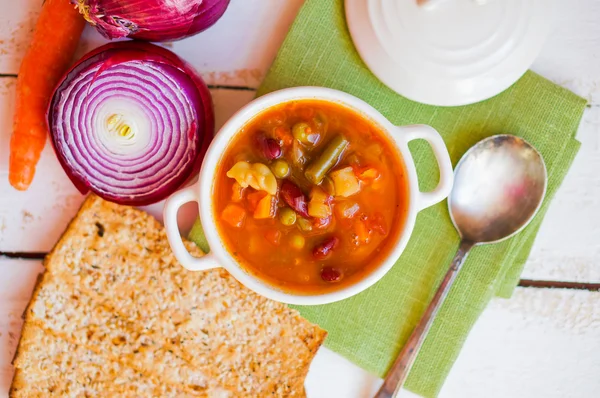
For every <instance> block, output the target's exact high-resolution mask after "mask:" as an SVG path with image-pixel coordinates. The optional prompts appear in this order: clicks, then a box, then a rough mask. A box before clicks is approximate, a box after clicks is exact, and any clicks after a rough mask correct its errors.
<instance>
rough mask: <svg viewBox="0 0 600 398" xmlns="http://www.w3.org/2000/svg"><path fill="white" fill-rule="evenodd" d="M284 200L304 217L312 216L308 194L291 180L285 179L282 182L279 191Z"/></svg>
mask: <svg viewBox="0 0 600 398" xmlns="http://www.w3.org/2000/svg"><path fill="white" fill-rule="evenodd" d="M279 192H280V193H281V197H282V198H283V201H284V202H285V203H287V205H288V206H290V207H291V208H292V209H293V210H294V211H295V212H296V213H298V214H300V215H301V216H302V217H305V218H310V216H309V215H308V199H307V198H306V195H305V194H304V193H303V192H302V190H300V188H298V186H297V185H296V184H294V183H293V182H291V181H290V180H284V181H283V182H282V183H281V189H280V191H279Z"/></svg>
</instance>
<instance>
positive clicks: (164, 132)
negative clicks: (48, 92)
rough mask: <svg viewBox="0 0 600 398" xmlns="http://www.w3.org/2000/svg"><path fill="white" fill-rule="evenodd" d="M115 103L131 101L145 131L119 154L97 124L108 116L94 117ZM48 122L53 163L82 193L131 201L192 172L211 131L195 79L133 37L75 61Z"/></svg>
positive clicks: (207, 101) (168, 55) (165, 190)
mask: <svg viewBox="0 0 600 398" xmlns="http://www.w3.org/2000/svg"><path fill="white" fill-rule="evenodd" d="M157 82H158V83H157ZM161 84H162V85H161ZM148 97H151V98H150V99H148ZM119 100H121V101H126V102H127V103H131V104H133V105H132V109H134V110H135V111H136V112H138V114H139V113H140V112H141V113H143V114H144V117H142V118H140V120H141V121H142V124H144V123H145V124H148V127H149V128H147V129H140V131H142V130H143V131H144V132H147V131H150V133H144V134H146V135H147V137H146V138H147V140H148V142H147V144H145V145H142V144H140V148H138V149H136V150H135V151H133V150H130V151H129V152H127V150H125V153H120V152H119V150H120V148H121V147H119V146H115V145H117V144H114V141H115V140H113V141H110V140H109V139H108V138H106V137H107V135H106V132H105V131H104V130H103V129H98V128H96V127H98V123H100V122H103V121H106V120H107V119H106V118H102V117H100V116H97V115H102V109H109V110H110V109H112V108H111V106H112V107H114V106H115V105H114V104H115V101H119ZM174 110H176V111H177V112H174ZM144 112H145V113H144ZM109 113H110V112H109ZM124 113H125V114H127V112H124ZM47 121H48V128H49V131H50V133H51V134H50V135H51V140H52V145H53V147H54V149H55V152H56V155H57V157H58V160H59V162H60V163H61V165H62V167H63V169H64V170H65V172H66V173H67V175H68V177H69V178H70V179H71V181H72V182H73V184H74V185H75V186H76V187H77V189H78V190H79V191H80V192H81V193H82V194H86V193H87V192H89V191H92V192H94V193H95V194H97V195H98V196H100V197H102V198H104V199H106V200H109V201H112V202H116V203H120V204H126V205H134V206H143V205H148V204H152V203H156V202H158V201H160V200H163V199H165V198H166V197H167V196H169V195H170V194H171V193H173V192H174V191H175V190H177V188H179V187H180V186H182V185H183V184H184V183H185V182H187V181H188V180H189V179H191V178H192V177H194V176H195V175H196V174H197V172H198V171H199V170H200V166H201V164H202V159H203V157H204V153H205V152H206V149H207V148H208V145H209V144H210V141H211V140H212V137H213V132H214V113H213V106H212V101H211V96H210V92H209V90H208V88H207V87H206V85H205V84H204V82H203V80H202V78H201V77H200V76H199V75H197V73H196V72H195V71H194V70H193V68H192V67H191V66H189V65H188V64H187V63H185V62H184V61H182V60H181V59H180V58H179V57H177V56H176V55H175V54H173V53H172V52H171V51H169V50H166V49H164V48H162V47H158V46H155V45H153V44H149V43H143V42H137V41H125V42H119V43H110V44H107V45H104V46H102V47H100V48H98V49H95V50H93V51H91V52H90V53H88V54H86V55H85V56H84V57H83V58H82V59H80V60H79V61H78V62H77V63H76V64H75V65H74V66H73V67H72V68H71V70H70V71H69V72H67V74H66V75H65V76H64V77H63V79H62V80H61V82H60V83H59V85H58V87H57V88H56V89H55V91H54V94H53V97H52V100H51V101H50V105H49V108H48V112H47ZM173 126H175V127H173ZM103 133H104V135H103ZM144 134H141V133H140V135H139V136H144ZM111 137H112V136H111ZM114 137H116V136H114ZM118 138H120V137H118ZM103 139H104V140H103ZM106 140H108V143H109V144H110V145H106V143H105V141H106ZM134 141H135V140H134ZM119 142H123V141H122V139H121V141H119ZM113 147H115V148H116V150H115V151H113V150H112V149H111V148H113Z"/></svg>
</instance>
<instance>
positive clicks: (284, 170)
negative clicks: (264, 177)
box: [271, 159, 290, 179]
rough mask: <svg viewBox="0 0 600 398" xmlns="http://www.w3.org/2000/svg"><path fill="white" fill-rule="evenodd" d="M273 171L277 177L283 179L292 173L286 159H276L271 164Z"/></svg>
mask: <svg viewBox="0 0 600 398" xmlns="http://www.w3.org/2000/svg"><path fill="white" fill-rule="evenodd" d="M271 171H272V172H273V174H275V177H277V178H279V179H282V178H285V177H287V176H288V174H289V173H290V166H289V165H288V164H287V162H286V161H285V160H281V159H279V160H276V161H275V162H273V164H272V165H271Z"/></svg>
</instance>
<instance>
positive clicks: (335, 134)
mask: <svg viewBox="0 0 600 398" xmlns="http://www.w3.org/2000/svg"><path fill="white" fill-rule="evenodd" d="M265 140H267V141H265ZM265 142H266V143H267V144H268V147H267V146H266V145H265ZM265 148H266V149H268V151H266V150H265ZM284 166H285V170H284ZM403 170H404V163H403V161H402V159H400V158H399V155H398V152H397V151H396V150H395V149H394V147H393V144H392V143H390V142H388V141H387V138H386V135H385V134H383V133H382V132H381V131H380V128H379V126H378V125H376V124H375V123H373V122H372V121H371V120H369V119H366V118H365V117H363V116H362V115H361V114H359V113H357V112H355V111H353V110H352V109H349V108H346V107H344V106H343V105H340V104H337V103H332V102H326V101H321V100H308V99H307V100H298V101H291V102H288V103H283V104H280V105H276V106H274V107H272V108H269V109H267V110H265V111H263V112H262V113H261V114H259V115H257V116H255V117H254V118H253V119H251V120H250V121H249V122H248V123H247V124H246V125H245V126H244V127H243V129H242V130H241V131H240V132H239V134H238V135H237V136H236V137H235V138H234V140H233V141H232V142H230V143H229V145H228V147H227V148H226V150H225V152H224V154H223V156H222V158H221V161H220V163H219V165H218V171H217V177H216V180H215V186H214V196H213V208H214V209H215V212H216V214H220V217H216V219H217V229H218V232H219V234H220V235H221V237H222V238H223V242H224V243H225V246H226V248H227V249H228V250H229V251H230V252H232V253H233V252H235V253H236V259H237V260H238V261H239V263H240V264H241V265H242V266H243V267H244V268H245V269H246V270H247V271H248V272H250V273H252V274H254V275H256V276H257V277H258V278H260V279H261V280H263V281H264V282H266V283H269V284H272V285H274V286H276V287H278V288H280V289H282V290H284V291H289V292H293V293H299V294H302V293H305V294H307V293H325V292H329V291H333V290H337V289H340V288H343V287H346V286H348V285H351V284H354V283H356V282H357V281H359V280H361V279H363V278H364V277H365V276H367V275H368V274H369V273H371V272H372V271H373V270H374V269H375V268H377V267H378V265H379V264H380V263H381V261H382V260H383V258H384V257H386V256H387V254H388V253H389V251H390V250H391V248H392V246H393V244H394V243H395V240H396V238H397V236H398V234H399V231H400V230H401V229H402V226H403V223H404V220H405V217H406V211H407V203H408V192H407V182H406V180H405V175H406V174H405V173H404V172H403Z"/></svg>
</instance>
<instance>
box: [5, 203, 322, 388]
mask: <svg viewBox="0 0 600 398" xmlns="http://www.w3.org/2000/svg"><path fill="white" fill-rule="evenodd" d="M186 245H187V246H188V247H189V249H190V250H191V251H192V253H193V254H194V255H201V253H200V251H199V250H198V249H197V248H195V247H194V246H193V245H192V244H190V243H189V242H186ZM45 265H46V268H47V272H46V274H45V275H44V277H43V280H42V281H41V283H40V284H39V285H38V286H37V287H36V290H35V292H34V297H33V299H32V301H31V303H30V305H29V307H28V309H27V311H26V314H25V319H26V326H25V329H24V330H25V331H27V330H34V331H35V335H36V336H37V337H36V338H30V336H26V337H27V339H26V340H24V341H26V343H24V342H23V341H22V342H21V344H20V345H19V349H18V354H17V357H16V359H15V366H16V367H17V372H16V375H15V380H14V381H13V396H38V395H36V394H41V395H39V396H43V391H41V390H40V388H42V387H38V388H37V389H36V388H33V387H32V386H31V385H23V383H25V384H27V383H26V381H27V380H34V379H36V378H39V380H40V384H39V385H40V386H44V385H51V384H52V383H59V385H58V386H55V387H54V388H55V390H54V391H55V392H54V393H53V394H56V391H58V390H57V389H59V388H60V389H62V390H61V391H63V390H64V391H63V392H62V393H61V394H59V396H60V395H64V396H69V395H70V394H72V393H73V392H72V391H75V390H76V389H77V388H79V387H78V386H77V385H75V384H73V383H74V382H72V380H86V377H87V379H89V380H92V379H93V380H94V381H95V383H96V384H98V383H100V384H102V383H106V382H107V380H109V379H111V378H113V377H116V375H117V373H118V374H119V377H125V378H127V377H130V378H131V379H132V380H135V377H134V375H138V377H139V379H138V380H137V381H135V382H133V381H132V383H131V384H135V385H134V386H133V387H131V388H134V389H137V390H136V391H138V394H141V395H138V396H170V394H171V393H170V391H180V392H181V395H179V396H185V395H186V394H189V395H192V394H193V395H196V396H197V395H200V396H230V397H241V396H244V397H245V396H252V397H255V396H256V397H259V396H286V397H287V396H304V395H305V394H304V387H303V384H304V379H305V377H306V373H307V371H308V366H309V364H310V362H311V360H312V358H313V357H314V355H315V353H316V351H317V349H318V348H319V346H320V345H321V343H322V341H323V339H324V338H325V332H324V331H323V330H321V329H320V328H318V327H317V326H315V325H312V324H310V323H309V322H307V321H306V320H304V319H302V318H301V317H300V316H299V315H298V313H297V312H296V311H294V310H291V309H289V308H288V307H286V306H285V305H283V304H280V303H276V302H273V301H270V300H268V299H265V298H263V297H261V296H259V295H257V294H255V293H253V292H251V291H250V290H248V289H246V288H245V287H243V286H242V285H240V284H239V283H238V282H237V281H236V280H235V279H234V278H233V277H231V276H230V275H229V274H228V273H227V272H225V271H224V270H221V269H218V270H211V271H206V272H190V271H187V270H185V269H184V268H183V267H181V266H180V265H179V264H178V263H177V261H176V260H175V258H174V256H173V254H172V252H171V250H170V247H169V245H168V242H167V238H166V234H165V232H164V229H163V227H162V226H161V225H160V224H159V223H158V222H157V221H156V220H155V219H153V218H152V217H150V216H149V215H147V214H146V213H144V212H142V211H140V210H136V209H133V208H131V207H127V206H119V205H116V204H112V203H109V202H106V201H103V200H102V199H100V198H98V197H96V196H93V195H92V196H90V197H88V199H87V200H86V201H85V203H84V204H83V206H82V208H81V209H80V211H79V213H78V215H77V216H76V217H75V219H74V220H73V221H72V222H71V224H70V225H69V227H68V228H67V231H66V232H65V234H64V235H63V236H62V237H61V239H60V240H59V242H58V243H57V245H56V247H55V248H54V250H53V251H52V253H50V255H48V257H47V258H46V262H45ZM42 331H43V333H46V334H48V333H50V336H49V337H47V339H51V340H52V339H53V340H52V341H57V342H61V344H62V346H61V347H67V346H68V347H70V349H69V350H67V351H65V352H64V355H63V357H64V358H68V356H69V353H70V352H73V353H74V352H78V353H79V355H75V354H73V358H72V361H73V364H76V363H77V362H78V361H80V360H81V361H82V360H84V358H93V359H94V360H98V361H99V360H101V359H102V360H105V361H108V362H109V363H111V364H113V365H114V366H115V367H113V368H111V367H109V368H107V369H106V371H105V372H104V373H102V374H101V373H99V372H100V371H101V370H103V368H102V367H98V366H96V365H95V363H94V362H93V361H91V363H88V364H87V365H86V366H85V367H82V368H81V369H80V368H79V367H78V366H74V370H72V374H69V375H64V376H61V377H60V378H59V379H57V378H56V377H50V376H49V375H48V374H47V375H45V376H44V375H39V372H36V369H35V366H34V365H33V362H32V361H33V359H36V358H38V356H36V353H37V350H41V349H43V345H42V342H43V341H45V340H44V339H43V338H42V336H40V333H42ZM28 333H30V334H31V333H32V332H28ZM24 339H25V337H24ZM47 339H46V340H47ZM51 359H52V357H48V358H46V359H45V360H46V362H48V361H50V360H51ZM88 362H90V361H88ZM48 363H49V364H52V363H54V362H48ZM86 363H87V362H86ZM54 365H56V363H54ZM119 367H120V368H119ZM117 369H122V370H121V371H119V372H117ZM111 372H114V373H111ZM91 375H94V376H93V377H92V376H91ZM139 375H142V376H139ZM44 377H45V378H44ZM36 380H37V379H36ZM42 381H43V382H42ZM65 381H69V383H70V384H73V385H70V384H69V383H68V384H69V385H67V386H66V387H65V386H64V385H63V384H64V382H65ZM60 383H63V384H60ZM79 384H81V386H82V387H81V388H92V387H91V386H90V385H87V384H86V383H79ZM88 384H89V383H88ZM107 388H108V387H107ZM115 388H116V389H115V390H114V391H113V393H112V394H111V395H112V396H129V395H132V396H133V395H135V394H136V392H135V391H134V392H132V391H133V390H127V389H125V388H124V386H123V387H119V386H117V387H115ZM144 389H145V390H144ZM150 389H152V392H150V391H151V390H150ZM14 391H17V392H18V394H21V395H18V394H17V393H16V392H14ZM81 391H84V392H85V390H81ZM141 391H145V392H144V393H141ZM46 392H47V391H46ZM24 393H26V394H31V395H23V394H24ZM76 395H77V394H76ZM81 395H83V394H81ZM91 395H93V394H91Z"/></svg>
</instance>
